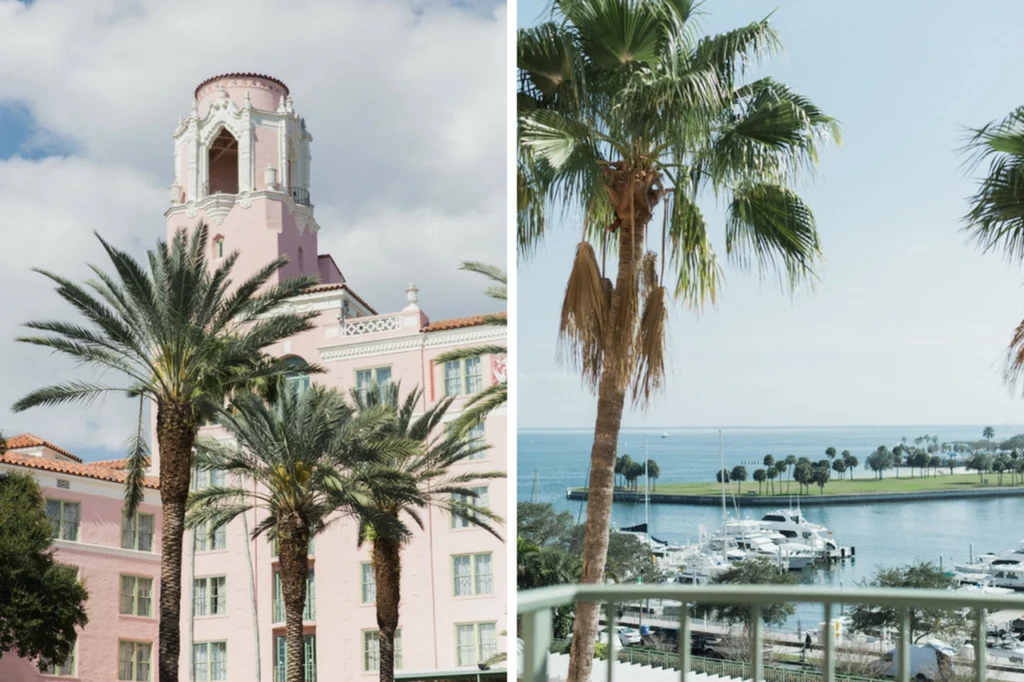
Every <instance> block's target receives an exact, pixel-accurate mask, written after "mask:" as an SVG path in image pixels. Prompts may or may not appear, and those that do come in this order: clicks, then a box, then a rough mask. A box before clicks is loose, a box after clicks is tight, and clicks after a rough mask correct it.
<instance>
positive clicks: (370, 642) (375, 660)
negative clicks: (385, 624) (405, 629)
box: [362, 628, 402, 673]
mask: <svg viewBox="0 0 1024 682" xmlns="http://www.w3.org/2000/svg"><path fill="white" fill-rule="evenodd" d="M362 640H363V672H364V673H375V672H380V630H363V637H362ZM401 669H402V628H395V670H401Z"/></svg>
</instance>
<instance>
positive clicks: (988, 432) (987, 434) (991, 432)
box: [981, 426, 996, 450]
mask: <svg viewBox="0 0 1024 682" xmlns="http://www.w3.org/2000/svg"><path fill="white" fill-rule="evenodd" d="M995 435H996V430H995V429H993V428H992V427H991V426H986V427H985V429H984V430H983V431H982V432H981V436H982V438H984V439H985V440H987V441H988V449H989V450H991V449H992V437H993V436H995Z"/></svg>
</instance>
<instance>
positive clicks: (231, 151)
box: [207, 128, 238, 194]
mask: <svg viewBox="0 0 1024 682" xmlns="http://www.w3.org/2000/svg"><path fill="white" fill-rule="evenodd" d="M207 154H208V164H207V168H208V169H209V172H210V180H209V182H210V194H218V193H223V194H238V140H236V139H235V136H234V135H232V134H231V133H230V132H228V130H227V128H222V129H221V131H220V133H219V134H218V135H217V137H215V138H214V140H213V142H212V143H211V144H210V149H209V150H208V151H207Z"/></svg>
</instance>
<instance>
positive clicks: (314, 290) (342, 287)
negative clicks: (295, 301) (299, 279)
mask: <svg viewBox="0 0 1024 682" xmlns="http://www.w3.org/2000/svg"><path fill="white" fill-rule="evenodd" d="M322 291H347V292H348V293H349V294H350V295H351V296H352V298H354V299H356V300H357V301H359V302H360V303H361V304H363V305H364V306H366V309H367V310H369V311H370V314H371V315H376V314H377V311H376V310H374V309H373V306H371V305H370V304H369V303H367V302H366V301H364V300H363V299H362V297H361V296H360V295H359V294H357V293H356V292H354V291H352V289H350V288H349V286H348V285H347V284H317V285H316V286H312V287H310V288H308V289H306V293H307V294H318V293H320V292H322Z"/></svg>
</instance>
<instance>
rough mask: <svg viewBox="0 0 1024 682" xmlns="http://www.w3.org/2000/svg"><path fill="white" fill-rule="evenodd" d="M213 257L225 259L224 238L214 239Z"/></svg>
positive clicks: (218, 236)
mask: <svg viewBox="0 0 1024 682" xmlns="http://www.w3.org/2000/svg"><path fill="white" fill-rule="evenodd" d="M213 257H214V258H223V257H224V236H223V235H217V236H216V237H214V238H213Z"/></svg>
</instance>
